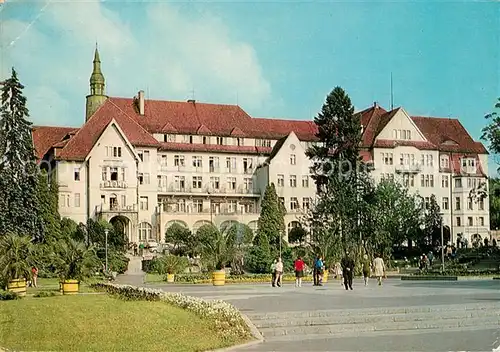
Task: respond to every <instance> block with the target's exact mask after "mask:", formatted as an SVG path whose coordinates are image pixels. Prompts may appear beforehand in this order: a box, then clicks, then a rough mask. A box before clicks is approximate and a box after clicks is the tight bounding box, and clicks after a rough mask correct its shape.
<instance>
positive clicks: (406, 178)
mask: <svg viewBox="0 0 500 352" xmlns="http://www.w3.org/2000/svg"><path fill="white" fill-rule="evenodd" d="M403 186H405V187H409V186H410V175H408V174H404V175H403Z"/></svg>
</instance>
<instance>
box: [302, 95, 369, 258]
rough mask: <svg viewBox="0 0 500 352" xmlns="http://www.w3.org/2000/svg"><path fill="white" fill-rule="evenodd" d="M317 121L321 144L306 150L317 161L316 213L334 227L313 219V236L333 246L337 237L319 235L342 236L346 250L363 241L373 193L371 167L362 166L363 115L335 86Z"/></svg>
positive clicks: (314, 164)
mask: <svg viewBox="0 0 500 352" xmlns="http://www.w3.org/2000/svg"><path fill="white" fill-rule="evenodd" d="M314 122H315V123H316V126H317V128H318V132H317V134H316V137H318V139H319V143H317V144H315V145H313V146H312V147H310V148H309V149H308V150H307V152H306V154H307V156H308V157H309V158H310V159H311V161H312V163H313V165H312V167H311V174H312V178H313V179H314V180H315V182H316V187H317V191H318V197H319V199H318V202H317V203H316V205H317V206H316V209H313V211H312V216H313V217H314V218H316V219H323V218H325V219H328V220H329V221H327V222H326V224H325V226H331V228H321V227H322V225H321V223H318V222H317V221H313V223H312V224H311V225H313V226H316V225H318V226H319V228H316V229H315V228H313V229H312V230H313V234H314V235H313V238H314V240H315V241H316V242H318V244H319V243H323V244H332V245H333V244H337V243H338V241H337V240H336V239H326V238H319V237H320V236H323V237H324V236H338V237H340V238H341V239H342V246H343V247H344V249H346V248H347V247H353V246H355V245H356V243H357V244H359V242H360V241H359V239H360V238H361V237H362V233H361V229H362V222H361V220H362V210H366V208H367V204H366V199H367V198H369V194H370V193H372V191H371V189H372V187H371V182H370V181H369V177H368V172H367V168H360V167H359V166H360V165H362V163H360V157H359V148H360V147H359V146H360V143H361V122H360V116H359V115H357V114H354V106H353V105H352V103H351V99H350V98H349V96H348V95H347V93H346V92H345V91H344V90H343V89H342V88H340V87H335V88H334V89H333V90H332V91H331V93H330V94H329V95H328V96H327V97H326V101H325V103H324V104H323V106H322V109H321V112H319V113H318V115H317V116H316V117H315V119H314ZM335 246H336V245H335ZM323 247H324V245H323ZM336 247H337V248H338V246H336ZM323 250H325V249H323Z"/></svg>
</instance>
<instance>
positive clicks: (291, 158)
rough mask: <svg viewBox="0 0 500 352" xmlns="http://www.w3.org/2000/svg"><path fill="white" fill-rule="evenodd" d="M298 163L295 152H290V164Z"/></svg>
mask: <svg viewBox="0 0 500 352" xmlns="http://www.w3.org/2000/svg"><path fill="white" fill-rule="evenodd" d="M296 163H297V157H296V156H295V154H290V165H296Z"/></svg>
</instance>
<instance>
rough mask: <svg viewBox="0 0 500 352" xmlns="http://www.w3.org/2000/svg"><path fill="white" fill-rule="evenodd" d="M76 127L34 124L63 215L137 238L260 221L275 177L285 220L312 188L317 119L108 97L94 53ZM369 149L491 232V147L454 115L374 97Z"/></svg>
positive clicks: (456, 220) (305, 203)
mask: <svg viewBox="0 0 500 352" xmlns="http://www.w3.org/2000/svg"><path fill="white" fill-rule="evenodd" d="M93 66H94V69H93V72H92V75H91V78H90V94H89V95H88V96H87V98H86V99H87V104H86V120H85V123H84V124H83V125H82V127H80V128H66V127H48V126H35V127H34V128H33V139H34V143H35V148H36V151H37V155H38V158H39V160H40V164H41V167H44V168H47V169H50V170H51V171H55V172H53V173H52V175H53V176H54V177H57V180H58V183H59V187H60V188H59V192H60V199H59V207H60V209H59V210H60V213H61V216H63V217H69V218H71V219H73V220H75V221H76V222H83V223H85V222H86V221H87V219H88V218H93V219H97V218H102V219H105V220H108V221H110V222H113V221H120V222H122V224H123V225H124V227H125V232H126V235H127V236H128V238H129V240H130V241H131V242H141V241H143V242H146V241H147V242H162V241H163V240H164V233H165V231H166V229H167V228H168V227H169V226H170V225H172V224H173V223H178V224H181V225H182V226H185V227H187V228H189V229H190V230H192V231H196V230H197V229H198V228H199V227H200V226H202V225H204V224H208V223H212V224H214V225H216V226H219V227H223V226H226V225H229V224H231V223H232V222H235V221H238V222H241V223H245V224H247V225H249V226H250V228H252V229H254V230H255V229H256V228H257V220H258V217H259V212H260V201H261V199H262V197H263V194H264V190H265V188H266V186H267V185H268V184H269V183H271V182H272V183H274V184H275V186H276V189H277V193H278V196H279V197H280V200H281V201H282V202H283V203H284V205H285V207H286V209H287V214H286V216H285V221H286V225H287V227H288V229H289V230H290V229H291V228H293V227H295V226H300V222H301V220H302V218H303V214H304V212H305V211H306V210H307V209H308V208H309V207H310V206H311V204H312V202H313V200H314V197H315V190H316V188H315V184H314V181H313V180H312V178H311V176H310V171H309V168H310V165H311V163H310V161H309V159H308V158H307V156H306V155H305V151H306V149H307V148H308V147H309V146H310V145H311V143H315V142H316V141H317V138H316V136H315V134H316V131H317V130H316V126H315V124H314V122H313V121H298V120H284V119H269V118H254V117H251V116H249V115H248V114H247V113H246V112H245V111H244V110H243V109H241V108H240V107H239V106H236V105H221V104H206V103H199V102H196V101H195V100H188V101H186V102H176V101H159V100H148V99H145V97H144V92H143V91H139V92H138V93H137V95H136V96H135V97H133V98H115V97H108V96H106V95H105V89H104V87H105V80H104V75H103V74H102V72H101V62H100V58H99V54H98V52H97V49H96V52H95V56H94V62H93ZM359 114H360V116H361V124H362V127H363V144H362V152H361V153H362V158H363V160H364V161H365V162H368V163H371V164H372V167H373V173H372V174H373V177H374V178H375V179H376V180H380V179H383V178H391V179H395V180H398V181H399V182H401V183H403V184H404V185H405V186H407V187H409V188H410V189H411V190H412V191H414V192H417V193H418V194H420V195H421V196H422V197H423V198H424V199H425V200H428V199H429V197H430V196H431V195H432V194H435V195H436V197H437V200H438V202H439V204H440V206H441V207H442V209H443V210H442V211H443V213H444V223H445V225H446V226H448V227H449V228H450V230H451V232H452V238H454V237H453V236H454V235H455V236H456V235H458V234H459V233H461V234H464V235H465V236H467V237H470V235H471V234H473V233H474V234H475V233H479V234H480V235H482V236H484V235H486V234H487V233H488V230H489V226H488V225H489V208H488V201H487V200H480V199H476V198H474V197H472V200H471V190H473V189H474V187H477V186H478V185H479V184H481V183H484V182H485V181H486V179H487V178H486V175H487V174H488V170H487V166H488V165H487V151H486V150H485V148H484V146H483V145H482V144H481V143H479V142H475V141H474V140H473V139H472V138H471V137H470V135H469V134H468V133H467V131H466V130H465V129H464V128H463V126H462V125H461V124H460V122H459V121H458V120H456V119H439V118H431V117H415V116H410V115H408V114H407V113H406V111H405V110H404V109H403V108H397V109H394V110H391V111H386V110H384V109H383V108H382V107H380V106H378V105H377V104H374V105H373V106H371V107H370V108H368V109H365V110H363V111H361V112H359Z"/></svg>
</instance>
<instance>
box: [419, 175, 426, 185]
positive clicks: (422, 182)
mask: <svg viewBox="0 0 500 352" xmlns="http://www.w3.org/2000/svg"><path fill="white" fill-rule="evenodd" d="M420 187H425V176H424V175H420Z"/></svg>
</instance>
